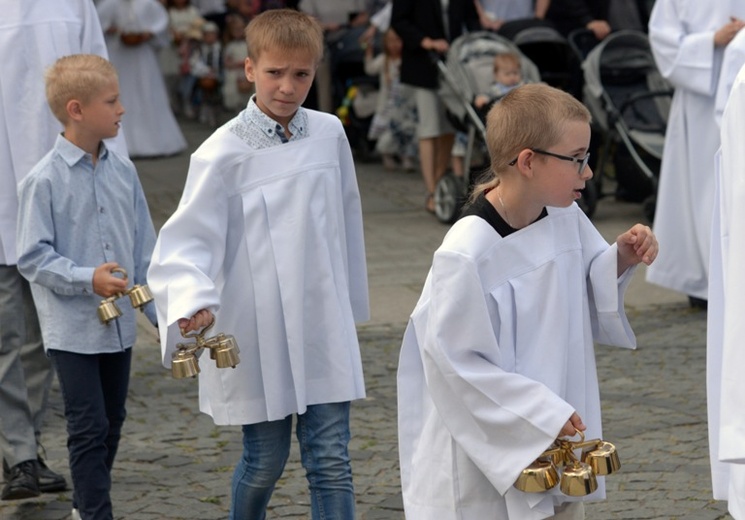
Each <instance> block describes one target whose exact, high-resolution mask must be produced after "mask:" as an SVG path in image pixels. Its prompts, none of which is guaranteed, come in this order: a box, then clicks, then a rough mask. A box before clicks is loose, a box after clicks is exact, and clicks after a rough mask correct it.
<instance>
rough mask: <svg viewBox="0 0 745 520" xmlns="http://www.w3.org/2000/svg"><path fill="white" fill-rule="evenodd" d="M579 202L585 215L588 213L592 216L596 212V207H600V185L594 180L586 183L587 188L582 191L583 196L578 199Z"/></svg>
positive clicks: (589, 216)
mask: <svg viewBox="0 0 745 520" xmlns="http://www.w3.org/2000/svg"><path fill="white" fill-rule="evenodd" d="M577 204H578V205H579V207H580V209H581V210H582V211H583V212H584V213H585V215H587V218H592V216H593V215H594V214H595V209H596V208H597V207H598V187H597V185H596V184H595V182H594V181H590V182H588V183H587V184H585V189H584V190H583V191H582V198H581V199H579V200H578V201H577Z"/></svg>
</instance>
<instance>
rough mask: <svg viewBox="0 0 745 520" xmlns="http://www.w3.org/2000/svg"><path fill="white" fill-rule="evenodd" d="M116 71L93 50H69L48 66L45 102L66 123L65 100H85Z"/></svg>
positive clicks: (94, 93)
mask: <svg viewBox="0 0 745 520" xmlns="http://www.w3.org/2000/svg"><path fill="white" fill-rule="evenodd" d="M117 78H118V75H117V73H116V68H114V66H113V65H112V64H111V62H109V61H108V60H106V59H104V58H102V57H101V56H97V55H95V54H72V55H70V56H64V57H62V58H60V59H58V60H57V61H56V62H54V64H53V65H52V66H51V67H49V69H47V72H46V75H45V76H44V81H45V85H46V95H47V103H49V108H50V109H51V110H52V113H53V114H54V117H56V118H57V119H59V120H60V122H61V123H62V124H66V123H67V103H68V102H69V101H70V100H72V99H76V100H78V101H80V102H81V103H87V102H88V101H90V100H91V98H92V97H93V96H95V95H96V94H97V93H98V92H100V91H101V89H102V88H104V87H105V86H106V85H108V84H109V83H110V82H111V81H112V80H116V79H117Z"/></svg>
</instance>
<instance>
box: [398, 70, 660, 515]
mask: <svg viewBox="0 0 745 520" xmlns="http://www.w3.org/2000/svg"><path fill="white" fill-rule="evenodd" d="M589 123H590V114H589V112H588V111H587V109H586V108H585V107H584V106H583V105H582V104H581V103H580V102H578V101H577V100H575V99H574V98H573V97H572V96H570V95H569V94H566V93H564V92H562V91H560V90H558V89H555V88H552V87H549V86H546V85H541V84H535V85H525V86H521V87H518V88H516V89H514V90H512V91H511V92H510V93H508V94H507V95H506V96H505V97H504V98H502V100H501V101H500V102H499V103H497V104H495V105H494V107H493V108H492V109H491V110H490V112H489V115H488V117H487V146H488V148H489V154H490V157H491V175H490V178H488V179H487V180H486V181H485V182H483V183H481V184H479V185H477V186H476V187H475V188H474V193H473V195H472V198H471V204H470V205H469V206H468V207H467V208H466V209H465V210H464V216H463V217H462V218H461V219H460V220H459V221H458V222H457V223H456V224H455V225H454V226H453V227H452V228H451V230H450V231H449V232H448V234H447V236H446V237H445V239H444V241H443V243H442V245H441V246H440V247H439V249H438V250H437V251H436V252H435V255H434V259H433V262H432V268H431V270H430V272H429V275H428V277H427V281H426V283H425V286H424V290H423V293H422V296H421V298H420V300H419V303H418V304H417V306H416V308H415V309H414V311H413V313H412V315H411V318H410V321H409V326H408V327H407V329H406V334H405V336H404V340H403V346H402V350H401V358H400V363H399V372H398V400H399V447H400V457H401V477H402V478H401V480H402V486H403V495H404V506H405V510H406V518H407V519H409V520H417V519H429V518H438V519H454V518H458V519H462V520H469V519H474V520H475V519H482V518H492V519H519V520H531V519H543V518H561V519H567V518H571V519H576V518H584V508H583V506H582V502H581V501H582V500H599V499H602V498H604V494H605V488H604V484H603V482H602V480H603V479H602V478H599V479H598V480H599V482H598V484H599V485H598V489H597V491H595V492H594V493H592V494H590V495H587V496H585V497H580V498H577V497H568V496H565V495H563V494H561V493H560V491H559V490H558V488H555V489H554V490H551V491H548V492H545V493H523V492H521V491H519V490H517V489H516V488H514V487H513V483H514V482H515V480H516V479H517V478H518V476H519V475H520V473H521V471H522V470H523V469H524V468H526V467H527V466H528V465H530V464H531V463H532V462H533V461H534V460H535V459H536V458H537V457H538V456H540V454H541V453H542V452H543V451H544V450H546V449H548V448H549V446H550V445H551V444H552V443H553V442H554V440H555V439H556V438H557V437H564V436H573V435H575V434H576V433H577V432H578V431H583V432H585V435H586V436H587V438H590V439H594V438H602V430H601V421H600V395H599V389H598V382H597V374H596V370H595V358H594V351H593V342H594V341H597V342H600V343H606V344H609V345H615V346H621V347H627V348H634V347H635V337H634V334H633V332H632V331H631V328H630V327H629V324H628V321H627V319H626V316H625V313H624V307H623V293H624V291H625V288H626V287H627V285H628V283H629V281H630V278H631V274H632V273H633V271H634V266H635V265H636V264H638V263H640V262H644V263H645V264H650V263H652V261H653V260H654V259H655V257H656V256H657V250H658V247H657V241H656V239H655V236H654V235H653V234H652V231H651V230H650V229H649V228H648V227H647V226H643V225H641V224H636V225H634V226H633V227H632V228H631V229H629V230H628V231H626V232H625V233H623V234H621V235H620V236H619V237H618V239H617V240H616V242H615V243H614V244H613V245H609V244H608V243H607V242H606V241H605V240H604V239H603V238H602V236H601V235H600V234H599V233H598V231H597V230H596V229H595V227H594V226H593V225H592V223H591V222H590V221H589V220H588V219H587V217H586V216H585V215H584V213H583V212H582V211H581V210H580V209H579V207H578V206H577V205H576V204H575V201H576V200H577V199H578V198H580V197H581V190H582V189H583V188H584V186H585V183H586V182H587V181H588V180H589V179H591V178H592V170H591V169H590V168H589V167H588V166H587V160H588V157H589V156H588V153H587V148H588V146H589V144H590V124H589Z"/></svg>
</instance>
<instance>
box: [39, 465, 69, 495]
mask: <svg viewBox="0 0 745 520" xmlns="http://www.w3.org/2000/svg"><path fill="white" fill-rule="evenodd" d="M36 470H37V472H38V475H39V490H40V491H41V492H42V493H56V492H58V491H65V490H66V489H67V481H66V480H65V477H63V476H62V475H60V474H59V473H55V472H54V471H52V470H51V469H49V467H48V466H47V465H46V463H45V462H44V459H42V458H41V457H39V458H38V459H37V461H36Z"/></svg>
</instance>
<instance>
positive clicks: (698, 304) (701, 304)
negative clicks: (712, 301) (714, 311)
mask: <svg viewBox="0 0 745 520" xmlns="http://www.w3.org/2000/svg"><path fill="white" fill-rule="evenodd" d="M688 304H689V305H690V306H691V308H693V309H700V310H702V311H705V310H706V309H707V307H708V306H709V302H708V301H707V300H704V299H703V298H696V297H695V296H689V297H688Z"/></svg>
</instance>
